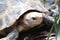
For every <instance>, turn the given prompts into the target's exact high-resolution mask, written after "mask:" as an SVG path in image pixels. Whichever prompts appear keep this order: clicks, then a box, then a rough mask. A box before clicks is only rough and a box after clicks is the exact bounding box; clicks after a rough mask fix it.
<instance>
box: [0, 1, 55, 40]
mask: <svg viewBox="0 0 60 40" xmlns="http://www.w3.org/2000/svg"><path fill="white" fill-rule="evenodd" d="M48 12H49V11H48V10H47V9H46V8H45V7H44V6H43V5H42V3H41V1H40V0H0V31H3V30H4V29H6V28H10V27H13V29H14V30H13V31H12V33H10V34H12V35H13V32H14V31H15V32H16V31H17V32H16V33H15V34H17V35H18V32H20V31H23V30H26V29H29V28H33V27H35V26H36V25H39V24H41V23H42V21H43V17H46V14H45V13H48ZM50 17H51V16H49V19H50ZM51 18H52V19H53V17H51ZM18 20H20V21H18ZM16 21H18V23H19V24H20V26H18V27H15V26H17V25H15V26H12V25H13V24H16V23H15V22H16ZM51 21H54V19H53V20H51ZM3 33H4V32H3ZM10 34H8V35H10ZM2 39H6V40H7V39H9V38H8V36H7V37H5V38H2ZM11 39H12V37H11ZM11 39H10V40H11Z"/></svg>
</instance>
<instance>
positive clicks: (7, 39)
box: [0, 29, 19, 40]
mask: <svg viewBox="0 0 60 40" xmlns="http://www.w3.org/2000/svg"><path fill="white" fill-rule="evenodd" d="M18 34H19V32H18V30H17V29H14V30H13V31H12V32H10V33H9V34H8V35H7V36H6V37H4V38H2V39H0V40H16V39H17V37H18Z"/></svg>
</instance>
